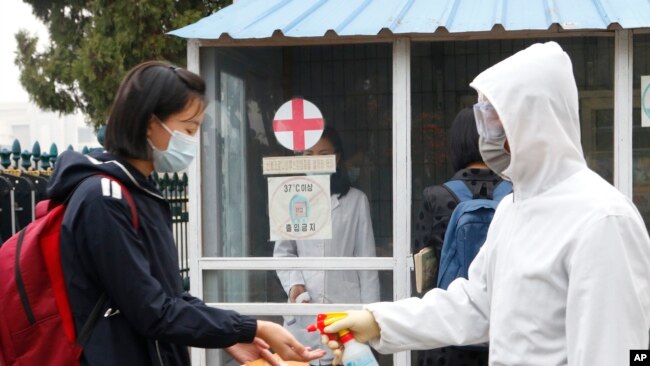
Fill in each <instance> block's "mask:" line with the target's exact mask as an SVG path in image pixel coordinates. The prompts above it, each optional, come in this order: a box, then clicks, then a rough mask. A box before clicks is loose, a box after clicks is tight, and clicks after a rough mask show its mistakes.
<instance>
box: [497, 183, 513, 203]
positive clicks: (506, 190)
mask: <svg viewBox="0 0 650 366" xmlns="http://www.w3.org/2000/svg"><path fill="white" fill-rule="evenodd" d="M510 192H512V183H510V182H508V181H507V180H502V181H501V182H500V183H499V184H497V186H496V187H495V188H494V192H493V193H492V199H493V200H495V201H497V202H498V201H501V200H502V199H503V197H505V196H507V195H508V194H510Z"/></svg>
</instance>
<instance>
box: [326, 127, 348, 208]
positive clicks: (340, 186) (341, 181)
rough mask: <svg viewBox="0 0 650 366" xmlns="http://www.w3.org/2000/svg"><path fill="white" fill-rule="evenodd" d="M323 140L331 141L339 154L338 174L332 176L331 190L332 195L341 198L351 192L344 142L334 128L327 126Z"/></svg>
mask: <svg viewBox="0 0 650 366" xmlns="http://www.w3.org/2000/svg"><path fill="white" fill-rule="evenodd" d="M321 138H322V139H326V140H327V141H329V142H330V143H331V144H332V146H334V152H335V153H336V154H339V162H338V164H336V172H335V173H334V174H332V175H331V176H330V190H331V193H332V194H338V195H339V198H341V197H343V196H345V195H346V194H348V192H349V191H350V185H351V183H350V178H349V177H348V172H347V170H346V169H345V164H344V162H345V153H344V152H343V141H341V137H340V136H339V134H338V132H336V130H335V129H334V127H332V126H325V129H324V130H323V134H322V135H321Z"/></svg>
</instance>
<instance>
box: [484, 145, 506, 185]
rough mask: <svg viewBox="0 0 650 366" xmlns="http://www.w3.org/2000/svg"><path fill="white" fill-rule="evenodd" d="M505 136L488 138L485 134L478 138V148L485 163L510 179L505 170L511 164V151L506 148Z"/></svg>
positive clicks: (502, 176) (492, 169) (501, 175)
mask: <svg viewBox="0 0 650 366" xmlns="http://www.w3.org/2000/svg"><path fill="white" fill-rule="evenodd" d="M505 143H506V138H505V136H504V137H503V138H502V139H500V140H488V139H486V138H484V137H483V136H479V138H478V150H479V151H480V152H481V157H482V158H483V162H484V163H485V165H487V166H488V168H490V170H491V171H493V172H495V173H497V174H498V175H499V176H500V177H501V178H503V179H505V180H510V178H508V177H507V176H505V175H504V174H503V172H504V171H505V170H506V169H507V168H508V166H510V153H508V151H506V148H505Z"/></svg>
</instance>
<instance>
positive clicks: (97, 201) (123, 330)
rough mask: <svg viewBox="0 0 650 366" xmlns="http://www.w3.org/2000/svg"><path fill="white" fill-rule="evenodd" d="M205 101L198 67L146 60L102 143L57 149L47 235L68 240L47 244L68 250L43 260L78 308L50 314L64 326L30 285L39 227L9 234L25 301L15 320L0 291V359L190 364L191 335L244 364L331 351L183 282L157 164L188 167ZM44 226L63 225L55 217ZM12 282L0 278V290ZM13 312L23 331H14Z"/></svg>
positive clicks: (124, 86) (124, 88)
mask: <svg viewBox="0 0 650 366" xmlns="http://www.w3.org/2000/svg"><path fill="white" fill-rule="evenodd" d="M205 106H206V101H205V83H204V81H203V80H202V79H201V78H200V77H199V76H198V75H196V74H194V73H192V72H190V71H188V70H185V69H182V68H178V67H175V66H173V65H170V64H168V63H166V62H159V61H149V62H144V63H142V64H140V65H137V66H136V67H134V68H133V69H132V70H131V71H129V72H128V74H127V75H126V77H125V78H124V79H123V81H122V83H121V85H120V87H119V89H118V90H117V94H116V96H115V99H114V102H113V105H112V107H111V110H110V115H109V117H108V121H107V126H106V137H105V144H104V147H105V149H106V151H105V152H101V153H94V154H91V155H89V156H85V155H82V154H79V153H77V152H73V151H68V152H64V153H63V154H61V155H60V156H59V158H58V160H57V164H56V167H55V169H54V172H53V174H52V177H51V180H50V182H49V185H48V194H49V197H50V199H51V202H53V203H54V204H64V205H65V210H64V211H62V210H59V211H57V212H61V213H63V212H64V213H63V214H62V215H59V216H57V217H59V218H60V220H62V221H61V223H60V242H58V240H59V238H45V237H43V238H40V239H42V241H44V242H49V243H52V242H53V241H57V244H58V245H59V246H60V249H59V250H58V251H57V250H51V251H50V254H52V255H54V256H58V255H60V263H55V264H51V263H50V265H49V267H48V268H47V269H48V272H49V271H50V268H54V267H56V264H60V265H59V271H61V272H62V273H60V278H59V279H58V280H60V281H59V282H60V283H59V284H58V285H64V292H65V294H64V295H65V296H64V297H63V298H61V296H60V293H61V292H60V291H58V292H57V291H55V295H54V296H55V297H57V298H56V301H57V306H60V305H61V302H60V301H64V302H67V303H68V306H69V313H71V319H66V317H70V314H67V315H66V314H64V313H62V314H61V316H59V317H54V318H56V319H63V320H62V325H61V324H60V323H59V324H57V325H55V326H49V325H48V322H49V320H40V319H39V314H40V312H41V308H42V306H41V304H42V303H45V302H47V300H49V299H48V298H47V296H45V295H43V296H41V297H40V298H39V297H37V296H34V287H36V286H33V285H32V282H30V281H32V280H34V279H33V277H34V274H29V275H26V274H28V273H30V272H29V269H28V268H26V263H27V261H29V260H30V258H27V257H25V255H26V254H28V253H29V254H31V253H33V251H31V250H28V253H25V252H24V251H25V250H27V249H28V248H27V247H25V246H24V245H28V244H30V239H29V237H30V235H32V234H30V233H31V232H33V230H32V231H30V230H29V229H28V231H27V232H26V234H23V235H22V237H20V238H18V244H16V243H15V242H13V241H12V240H13V239H12V240H10V241H11V243H9V244H5V246H3V248H2V252H1V253H0V254H1V255H0V260H1V261H3V263H4V262H5V258H6V256H5V254H8V250H9V249H7V250H6V251H5V247H7V248H10V247H12V248H14V252H15V253H16V254H15V257H16V263H17V267H16V269H15V271H16V273H18V274H17V275H16V281H15V283H16V284H17V286H15V285H14V284H13V282H12V284H11V286H13V287H14V288H15V287H18V292H19V295H20V299H21V300H22V306H23V307H24V309H23V308H22V307H21V308H20V309H19V310H20V313H18V315H15V316H14V319H8V318H7V317H8V315H7V313H5V311H7V310H14V309H7V308H8V306H9V305H8V304H9V302H8V301H10V300H11V299H9V297H10V296H5V297H3V296H0V297H2V299H1V300H0V309H2V311H1V312H0V342H1V343H2V344H1V345H0V349H1V351H0V357H1V358H2V359H4V361H0V363H3V364H5V365H6V366H10V365H13V364H21V365H37V364H42V365H52V366H57V365H66V366H68V365H73V364H80V365H92V366H97V365H116V366H117V365H133V366H135V365H137V366H143V365H189V364H190V358H189V351H188V347H189V346H191V347H202V348H226V351H227V352H228V353H229V354H230V355H231V356H232V357H233V358H235V359H236V360H237V361H239V362H240V363H243V362H248V361H253V360H255V359H257V358H259V357H262V358H264V359H266V360H267V361H268V362H270V363H271V364H272V365H282V364H283V363H282V362H281V361H279V360H277V359H275V358H274V357H273V355H272V354H271V352H270V350H269V348H270V349H272V350H273V351H275V352H276V353H277V354H279V355H280V356H281V357H282V358H283V359H285V360H294V361H302V362H307V361H310V360H312V359H315V358H318V357H321V356H323V355H324V352H323V351H322V350H315V351H311V350H310V349H308V348H307V347H304V346H303V345H302V344H300V343H299V342H298V341H297V340H296V339H295V338H294V337H293V336H292V335H291V333H289V332H288V331H287V330H285V329H284V328H283V327H282V326H281V325H279V324H276V323H273V322H268V321H261V320H256V319H255V318H253V317H250V316H245V315H241V314H238V313H237V312H235V311H230V310H222V309H218V308H212V307H209V306H207V305H206V304H205V303H204V302H203V301H202V300H200V299H198V298H196V297H193V296H192V295H190V294H189V293H188V292H186V291H184V290H183V286H182V281H181V276H180V271H179V266H178V258H177V250H176V247H175V244H174V236H173V233H172V218H171V213H170V207H169V204H168V202H167V201H166V200H165V199H164V197H163V196H162V194H161V193H160V191H158V190H157V189H156V187H155V186H154V184H153V181H152V180H151V177H150V175H151V173H152V172H153V171H154V170H155V171H158V172H179V171H182V170H185V169H187V168H188V166H189V165H190V163H191V162H192V160H193V158H194V156H195V154H196V152H197V149H198V133H199V131H200V127H201V123H202V121H203V116H204V109H205ZM58 207H59V208H58V209H60V208H61V207H63V206H60V205H59V206H58ZM47 209H50V207H48V208H47ZM50 212H52V211H51V210H50ZM51 218H52V219H53V216H52V217H51ZM194 219H199V218H194ZM39 222H42V221H39V220H37V223H39ZM38 225H45V226H46V227H45V229H44V232H56V231H52V230H54V229H51V228H49V227H47V226H48V225H49V224H47V223H46V224H38ZM50 226H51V225H50ZM39 228H41V229H42V228H43V227H41V226H39ZM56 229H57V230H58V228H56ZM23 233H24V232H23ZM25 238H27V239H25ZM40 239H39V240H40ZM57 249H58V248H57ZM21 250H22V251H23V255H21ZM34 253H36V252H34ZM11 254H12V255H13V253H11ZM48 258H50V257H48V256H46V258H45V260H46V261H48ZM10 260H11V261H9V260H8V261H7V262H8V263H11V266H12V267H13V263H14V262H13V257H10ZM18 266H20V268H19V267H18ZM12 273H13V272H12ZM3 274H4V272H3ZM41 277H44V274H42V275H41ZM55 277H56V276H52V278H53V281H54V282H56V278H55ZM3 278H4V277H3ZM3 282H7V281H3ZM54 282H53V283H52V287H53V288H56V287H57V286H58V285H57V284H56V283H54ZM8 289H9V286H8V285H5V284H3V285H2V292H3V294H4V293H7V292H6V291H9V290H8ZM57 293H58V294H59V295H57ZM49 295H50V296H49V297H52V293H49ZM14 298H18V295H17V296H14ZM46 319H49V318H46ZM17 323H20V324H22V325H19V327H24V328H25V330H20V331H17V330H15V328H16V326H15V324H17ZM57 326H59V328H61V327H63V328H65V335H66V337H68V338H71V339H70V344H69V347H70V352H69V353H70V354H71V355H66V356H63V355H62V353H65V352H68V349H67V348H66V347H53V346H52V345H53V344H57V345H58V344H60V338H61V337H54V336H52V335H53V334H58V333H56V332H55V331H56V330H57V329H55V328H56V327H57ZM12 327H13V328H12ZM10 328H11V329H10ZM36 346H38V347H40V348H34V347H36ZM82 350H83V351H82ZM65 357H67V358H65ZM77 358H78V359H77Z"/></svg>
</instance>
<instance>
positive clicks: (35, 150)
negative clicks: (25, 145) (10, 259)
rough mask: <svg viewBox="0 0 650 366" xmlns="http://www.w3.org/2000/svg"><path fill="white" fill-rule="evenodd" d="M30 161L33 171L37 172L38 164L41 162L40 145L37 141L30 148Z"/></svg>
mask: <svg viewBox="0 0 650 366" xmlns="http://www.w3.org/2000/svg"><path fill="white" fill-rule="evenodd" d="M32 160H34V170H35V171H39V167H38V165H39V164H38V163H39V162H40V161H41V144H39V143H38V141H36V142H34V146H32Z"/></svg>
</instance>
